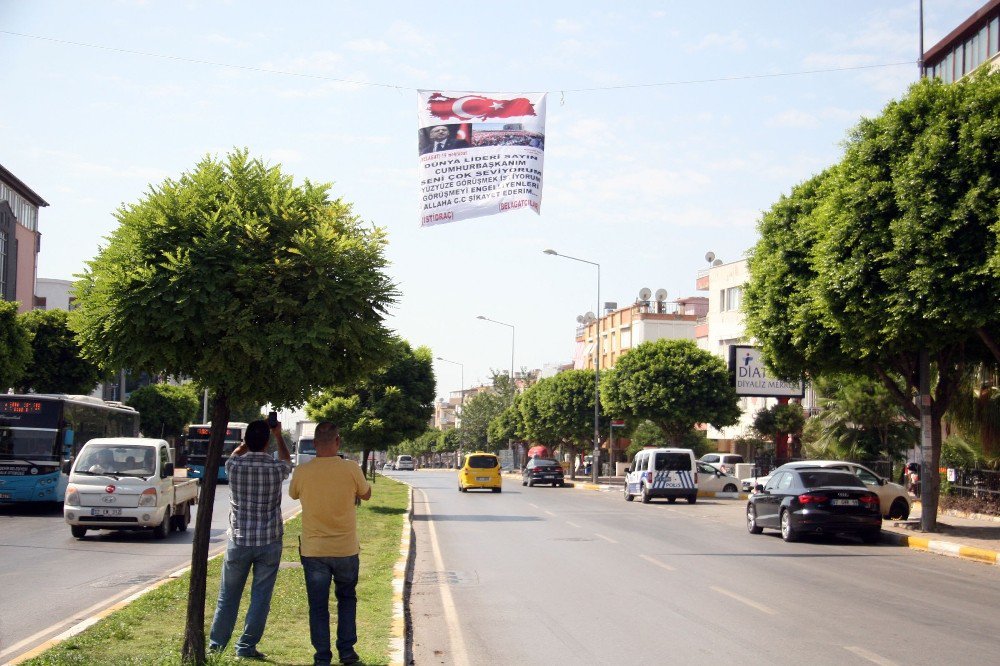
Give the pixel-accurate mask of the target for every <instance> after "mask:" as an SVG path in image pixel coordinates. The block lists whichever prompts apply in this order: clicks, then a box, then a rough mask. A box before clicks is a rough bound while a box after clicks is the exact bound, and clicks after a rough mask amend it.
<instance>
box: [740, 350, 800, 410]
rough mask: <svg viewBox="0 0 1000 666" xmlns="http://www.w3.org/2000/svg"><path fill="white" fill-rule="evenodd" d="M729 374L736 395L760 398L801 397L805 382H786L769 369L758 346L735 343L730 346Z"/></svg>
mask: <svg viewBox="0 0 1000 666" xmlns="http://www.w3.org/2000/svg"><path fill="white" fill-rule="evenodd" d="M729 376H730V378H731V379H732V382H733V386H734V387H736V395H738V396H740V397H744V396H753V397H758V398H801V397H802V396H804V395H805V383H804V382H803V381H802V380H799V381H797V382H786V381H782V380H780V379H778V378H777V377H773V376H772V375H771V374H770V373H768V371H767V366H766V364H765V363H764V355H763V354H762V353H761V351H760V349H758V348H757V347H751V346H750V345H733V346H732V347H730V348H729Z"/></svg>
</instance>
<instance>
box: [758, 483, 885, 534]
mask: <svg viewBox="0 0 1000 666" xmlns="http://www.w3.org/2000/svg"><path fill="white" fill-rule="evenodd" d="M764 528H771V529H776V530H780V531H781V538H782V539H784V540H785V541H797V540H798V539H799V537H800V536H802V535H803V534H807V533H812V534H823V533H828V534H835V533H841V532H853V533H856V534H858V535H859V536H860V537H861V539H862V540H863V541H864V542H865V543H875V542H876V541H878V538H879V534H880V533H881V531H882V512H881V510H880V507H879V501H878V495H876V494H875V493H874V492H872V491H871V490H868V488H867V487H865V484H864V483H862V482H861V479H859V478H858V477H857V476H855V475H854V474H851V473H849V472H845V471H840V470H833V469H828V468H821V467H800V468H790V469H781V468H779V469H777V470H775V472H774V474H773V475H772V476H771V478H770V479H768V482H767V484H766V485H765V486H764V488H763V490H761V491H760V492H757V493H754V494H753V495H751V496H750V500H749V501H748V502H747V531H749V532H750V534H760V533H761V532H763V531H764Z"/></svg>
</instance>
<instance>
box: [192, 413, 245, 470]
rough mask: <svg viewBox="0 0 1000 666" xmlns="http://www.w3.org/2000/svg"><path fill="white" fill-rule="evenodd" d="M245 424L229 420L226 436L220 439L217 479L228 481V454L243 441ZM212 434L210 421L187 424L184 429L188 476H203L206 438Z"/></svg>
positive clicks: (206, 445) (206, 448)
mask: <svg viewBox="0 0 1000 666" xmlns="http://www.w3.org/2000/svg"><path fill="white" fill-rule="evenodd" d="M246 431H247V424H246V423H238V422H235V421H230V422H229V425H228V427H227V428H226V438H225V439H224V440H223V441H222V458H221V459H220V460H219V476H218V479H219V481H228V480H229V475H228V474H226V461H227V460H229V454H230V453H232V452H233V451H234V450H235V449H236V447H237V446H239V445H240V444H241V443H243V435H245V434H246ZM211 436H212V424H211V423H199V424H194V425H189V426H188V427H186V428H185V429H184V457H185V460H186V462H187V469H188V476H190V477H192V478H196V479H200V478H202V477H204V476H205V456H206V454H207V453H208V440H209V438H210V437H211Z"/></svg>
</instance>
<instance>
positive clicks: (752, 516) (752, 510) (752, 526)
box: [747, 502, 764, 534]
mask: <svg viewBox="0 0 1000 666" xmlns="http://www.w3.org/2000/svg"><path fill="white" fill-rule="evenodd" d="M763 531H764V528H763V527H761V526H760V525H758V524H757V508H756V507H754V505H753V504H750V503H749V502H747V532H749V533H750V534H760V533H761V532H763Z"/></svg>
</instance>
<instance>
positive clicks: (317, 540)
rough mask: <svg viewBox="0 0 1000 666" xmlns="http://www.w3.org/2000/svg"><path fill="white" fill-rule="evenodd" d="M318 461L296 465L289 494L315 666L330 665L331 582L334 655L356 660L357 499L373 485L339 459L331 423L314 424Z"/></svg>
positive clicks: (336, 433)
mask: <svg viewBox="0 0 1000 666" xmlns="http://www.w3.org/2000/svg"><path fill="white" fill-rule="evenodd" d="M313 443H314V444H315V446H316V457H315V458H313V459H312V460H310V461H309V462H307V463H305V464H304V465H299V466H298V467H297V468H296V469H295V474H293V475H292V483H291V486H290V488H289V494H290V495H291V496H292V499H297V500H300V501H301V502H302V540H301V543H300V544H299V554H300V556H301V558H302V570H303V572H304V573H305V578H306V595H307V596H308V597H309V638H310V639H311V640H312V644H313V648H314V649H315V650H316V654H315V656H314V664H316V666H328V665H329V664H330V663H331V662H332V660H333V652H332V651H331V650H330V581H331V579H332V580H333V583H334V590H335V594H336V597H337V653H338V654H339V656H340V662H341V663H342V664H356V663H358V661H359V658H358V654H357V652H355V651H354V645H355V644H356V643H357V642H358V628H357V622H356V619H357V608H358V596H357V592H356V588H357V585H358V569H359V563H360V560H359V553H360V551H361V546H360V544H359V542H358V529H357V514H356V513H355V506H356V505H357V504H358V503H360V500H367V499H370V498H371V496H372V489H371V486H369V485H368V481H366V480H365V476H364V474H363V473H362V472H361V467H359V466H358V464H357V463H356V462H354V461H352V460H344V459H343V458H341V457H339V456H338V455H337V452H338V451H339V450H340V431H339V430H338V428H337V426H336V425H334V424H333V423H330V422H329V421H324V422H322V423H320V424H319V425H317V426H316V434H315V436H314V440H313Z"/></svg>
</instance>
